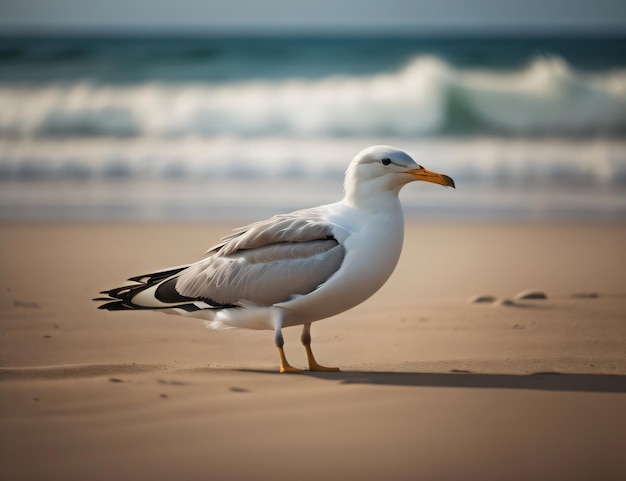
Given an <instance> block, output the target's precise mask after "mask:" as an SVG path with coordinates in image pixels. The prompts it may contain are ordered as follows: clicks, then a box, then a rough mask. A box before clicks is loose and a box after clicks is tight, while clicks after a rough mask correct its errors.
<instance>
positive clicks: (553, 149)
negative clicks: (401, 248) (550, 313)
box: [0, 37, 626, 219]
mask: <svg viewBox="0 0 626 481" xmlns="http://www.w3.org/2000/svg"><path fill="white" fill-rule="evenodd" d="M624 40H626V39H625V38H581V37H572V38H539V37H532V38H522V37H510V38H507V37H500V38H475V37H472V38H460V37H458V38H423V37H401V38H400V37H395V38H394V37H390V38H383V37H368V38H365V37H362V38H358V37H350V38H336V37H316V38H313V37H256V38H251V37H187V38H184V37H100V38H93V37H83V38H77V37H68V38H62V37H49V38H43V37H39V38H35V37H31V38H11V37H4V38H0V105H1V106H2V107H1V108H0V218H68V219H83V218H94V217H95V218H100V219H106V218H138V219H146V218H150V219H172V218H173V219H176V218H182V219H203V218H223V217H229V216H235V217H242V218H255V217H256V216H257V215H265V214H266V213H267V212H272V211H276V210H278V211H284V210H289V209H290V208H298V207H305V206H307V205H311V204H313V203H319V202H323V201H329V202H330V201H333V200H336V199H337V198H338V197H340V195H341V193H340V190H341V189H340V183H341V178H342V173H343V171H344V170H345V167H346V166H347V163H348V162H349V160H350V159H351V158H352V157H353V156H354V155H355V154H356V153H357V152H358V151H359V150H361V149H362V148H364V147H366V146H369V145H372V144H379V143H386V144H391V145H395V146H397V147H400V148H403V149H405V150H407V151H408V152H409V153H411V154H412V155H413V156H414V157H415V158H416V160H417V161H418V162H419V163H422V164H424V165H426V166H427V167H429V168H431V169H433V170H438V171H442V172H445V173H447V174H449V175H451V176H453V177H454V178H455V180H456V181H457V186H458V189H457V191H456V192H454V193H453V195H451V194H450V192H446V191H445V190H443V189H441V192H439V191H436V190H431V189H429V188H425V187H424V186H420V187H418V188H415V187H414V186H410V187H409V188H407V189H406V190H407V193H405V194H403V195H404V197H405V198H404V202H405V204H406V205H407V211H408V213H409V215H416V216H428V215H434V214H436V215H438V216H448V217H462V218H481V217H508V216H518V217H577V216H583V217H590V216H591V217H596V216H602V217H609V218H624V217H626V216H625V214H626V205H625V204H626V202H625V198H626V197H625V193H626V141H625V140H624V139H625V138H626V137H625V135H624V134H625V133H626V47H625V46H626V41H624ZM268 185H271V191H272V193H271V195H270V194H268V191H269V189H268V188H267V186H268ZM259 186H266V187H265V188H259ZM316 186H317V187H316ZM320 186H322V187H320Z"/></svg>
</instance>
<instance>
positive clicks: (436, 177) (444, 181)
mask: <svg viewBox="0 0 626 481" xmlns="http://www.w3.org/2000/svg"><path fill="white" fill-rule="evenodd" d="M406 173H407V174H409V175H410V176H411V177H413V179H415V180H423V181H426V182H432V183H433V184H439V185H443V186H444V187H452V188H453V189H454V188H455V187H454V180H452V177H448V176H447V175H444V174H438V173H437V172H431V171H430V170H428V169H425V168H424V167H422V168H421V169H412V170H407V172H406Z"/></svg>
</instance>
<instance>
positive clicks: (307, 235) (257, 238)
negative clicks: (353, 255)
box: [208, 210, 333, 255]
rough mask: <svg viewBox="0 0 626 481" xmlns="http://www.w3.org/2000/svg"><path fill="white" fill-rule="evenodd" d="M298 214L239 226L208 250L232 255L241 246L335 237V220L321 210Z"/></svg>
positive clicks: (259, 245)
mask: <svg viewBox="0 0 626 481" xmlns="http://www.w3.org/2000/svg"><path fill="white" fill-rule="evenodd" d="M296 214H298V215H294V214H285V215H276V216H274V217H271V218H270V219H268V220H265V221H261V222H256V223H254V224H250V225H247V226H245V227H241V228H239V229H236V230H235V231H234V232H233V233H232V234H230V235H228V236H226V237H223V238H222V239H221V242H220V243H219V244H217V245H215V246H213V247H211V248H210V249H209V250H208V252H220V253H221V254H222V255H230V254H232V253H234V252H236V251H238V250H241V249H254V248H256V247H262V246H265V245H268V244H274V243H279V242H306V241H312V240H319V239H328V238H330V237H332V228H333V226H332V224H329V223H327V222H325V221H324V220H322V219H321V218H320V217H319V214H316V213H314V212H313V211H312V210H311V211H300V212H297V213H296Z"/></svg>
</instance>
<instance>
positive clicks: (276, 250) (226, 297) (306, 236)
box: [176, 216, 345, 306]
mask: <svg viewBox="0 0 626 481" xmlns="http://www.w3.org/2000/svg"><path fill="white" fill-rule="evenodd" d="M331 229H332V226H331V225H329V224H327V223H325V222H323V221H322V220H321V219H319V218H313V217H293V216H276V217H273V218H271V219H269V220H268V221H265V222H259V223H256V224H252V225H250V226H247V227H245V228H242V229H240V230H238V231H235V232H234V233H233V234H232V235H230V236H228V237H225V238H224V239H222V243H221V244H218V245H217V246H215V247H214V248H213V249H212V252H214V254H213V255H212V256H210V257H208V258H206V259H204V260H202V261H200V262H198V263H196V264H194V265H192V266H190V267H189V269H187V270H186V271H184V272H183V273H181V275H180V277H179V278H178V280H177V282H176V290H177V291H178V292H179V293H180V294H182V295H183V296H188V297H192V298H201V299H205V300H207V301H212V302H216V303H219V304H224V305H229V304H230V305H236V304H237V303H238V302H240V301H248V302H252V303H254V304H257V305H262V306H269V305H272V304H275V303H278V302H284V301H287V300H289V299H290V298H291V297H292V296H294V295H298V294H300V295H304V294H308V293H309V292H311V291H313V290H315V289H316V288H317V287H318V286H320V285H321V284H323V283H324V282H326V281H327V280H328V278H329V277H330V276H332V275H333V274H334V273H335V272H337V270H339V268H340V267H341V264H342V263H343V259H344V257H345V249H344V248H343V246H342V245H341V244H339V243H338V242H337V240H335V239H334V238H333V237H332V231H331Z"/></svg>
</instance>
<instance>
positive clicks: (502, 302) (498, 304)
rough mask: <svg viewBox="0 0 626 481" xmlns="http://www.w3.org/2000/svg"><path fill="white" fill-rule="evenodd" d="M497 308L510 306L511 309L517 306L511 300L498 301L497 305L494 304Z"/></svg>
mask: <svg viewBox="0 0 626 481" xmlns="http://www.w3.org/2000/svg"><path fill="white" fill-rule="evenodd" d="M494 305H496V306H509V307H511V306H512V307H515V306H516V305H517V304H515V302H513V301H512V300H511V299H502V300H500V301H498V302H497V303H496V304H494Z"/></svg>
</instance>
